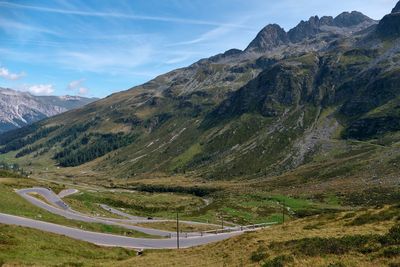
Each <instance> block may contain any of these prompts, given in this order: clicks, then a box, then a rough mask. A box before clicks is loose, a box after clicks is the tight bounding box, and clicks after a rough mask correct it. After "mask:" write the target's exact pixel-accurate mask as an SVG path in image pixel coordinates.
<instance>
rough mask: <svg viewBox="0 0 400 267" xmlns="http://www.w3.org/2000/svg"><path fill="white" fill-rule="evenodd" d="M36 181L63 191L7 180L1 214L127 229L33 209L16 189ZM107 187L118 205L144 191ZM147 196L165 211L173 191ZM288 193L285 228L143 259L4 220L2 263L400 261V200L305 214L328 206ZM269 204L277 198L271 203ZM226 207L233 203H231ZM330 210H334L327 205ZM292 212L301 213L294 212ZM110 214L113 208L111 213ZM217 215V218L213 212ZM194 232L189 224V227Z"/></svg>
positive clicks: (106, 195) (148, 253) (83, 198)
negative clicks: (118, 200)
mask: <svg viewBox="0 0 400 267" xmlns="http://www.w3.org/2000/svg"><path fill="white" fill-rule="evenodd" d="M35 185H40V186H47V187H51V188H52V189H53V190H55V191H56V192H59V191H61V190H62V188H63V186H60V185H58V184H54V183H45V182H43V181H42V182H39V181H36V180H33V179H24V178H1V183H0V190H1V192H2V194H1V195H0V200H1V201H0V203H1V204H0V212H3V213H12V214H15V215H19V216H26V217H30V218H35V219H40V220H46V221H50V222H55V223H59V224H63V225H69V226H72V227H74V226H75V227H76V226H77V227H80V228H83V229H88V230H92V231H93V230H94V231H103V232H104V231H105V232H109V233H116V234H118V233H119V231H120V230H119V229H118V228H113V227H110V228H108V227H104V226H101V225H97V226H96V224H91V223H80V222H74V221H70V220H67V219H65V218H62V217H59V216H55V215H52V214H51V213H47V212H46V211H43V210H41V209H38V208H36V207H35V206H32V205H31V204H30V203H28V202H27V201H25V200H24V199H22V198H21V197H19V196H18V195H17V194H15V192H13V189H16V188H23V187H28V186H31V187H32V186H35ZM80 190H82V191H83V192H81V193H80V194H72V195H70V196H67V197H66V198H65V199H66V201H67V203H74V204H73V205H74V207H75V208H78V209H80V210H81V211H82V212H85V211H87V210H88V209H89V208H88V205H89V206H90V205H91V204H88V203H89V202H91V201H88V200H93V199H91V197H93V195H91V194H90V193H91V191H93V189H86V190H87V191H85V189H82V188H80ZM103 190H104V191H101V190H99V192H100V193H99V194H98V197H99V198H101V199H102V200H107V199H108V202H107V204H110V202H113V201H112V198H111V200H110V197H111V196H112V195H116V196H117V197H121V196H125V194H131V195H136V194H138V195H139V196H140V194H143V193H141V192H127V191H124V190H121V191H120V192H117V191H118V190H115V189H113V191H111V192H110V191H109V190H107V189H103ZM230 192H231V193H232V191H230ZM170 195H171V196H170V201H174V200H173V199H174V198H177V199H180V198H187V199H188V200H189V199H190V196H189V195H184V194H170ZM143 196H146V197H147V199H146V200H147V205H149V204H151V205H153V208H154V210H155V214H157V211H156V210H157V209H156V207H159V205H161V203H163V201H161V202H159V203H158V204H157V201H158V200H159V198H160V197H161V198H162V197H165V196H164V195H162V194H161V195H160V194H158V193H147V194H145V195H143ZM152 197H155V199H153V198H152ZM231 197H232V198H235V199H237V196H234V195H233V194H232V196H231ZM282 198H283V196H275V197H274V198H273V199H275V200H276V199H281V200H284V202H282V203H285V207H286V209H285V210H286V211H285V213H286V220H285V224H284V225H275V226H272V227H270V228H268V229H263V230H258V231H255V232H248V233H245V234H242V235H240V236H236V237H232V238H230V239H228V240H224V241H220V242H217V243H212V244H208V245H203V246H199V247H194V248H188V249H180V250H145V251H144V253H143V255H141V256H136V252H135V251H132V250H127V249H122V248H105V247H100V246H96V245H92V244H89V243H86V242H82V241H78V240H74V239H70V238H67V237H63V236H60V235H55V234H51V233H46V232H41V231H38V230H33V229H28V228H23V227H17V226H8V225H1V226H0V260H1V263H4V264H5V266H7V265H9V266H19V265H37V266H399V264H400V227H399V225H400V206H399V205H398V204H391V205H380V206H375V207H370V208H361V207H357V208H355V207H353V208H350V207H345V206H340V205H339V204H337V206H336V209H332V210H330V211H329V212H327V211H326V210H324V209H320V210H319V211H320V213H319V214H317V215H311V216H307V217H305V218H303V219H301V218H300V219H299V218H298V216H297V215H296V211H300V210H301V209H308V210H314V211H315V210H316V209H317V208H321V206H318V205H322V203H321V204H318V205H317V203H316V202H315V203H313V202H311V203H310V202H308V201H309V200H306V199H296V198H290V197H286V198H285V199H282ZM127 199H128V200H129V199H135V196H132V197H126V199H125V198H121V201H128V200H127ZM70 200H73V201H72V202H71V201H70ZM195 200H196V198H194V199H192V201H194V202H193V204H194V203H197V202H196V201H195ZM225 200H226V198H225ZM214 201H216V202H217V204H218V205H222V206H221V207H223V206H224V205H223V204H221V203H218V202H219V201H221V199H219V198H215V199H213V201H212V202H211V203H208V204H209V205H207V206H206V207H204V202H202V201H200V202H199V205H200V210H201V208H205V209H213V206H212V205H213V204H212V203H215V202H214ZM247 201H249V199H247ZM253 201H254V199H253ZM269 201H270V200H269ZM189 202H190V201H189ZM328 202H330V203H331V204H330V205H331V206H330V207H331V208H332V207H333V202H334V201H333V200H332V199H330V201H328ZM121 203H124V202H121ZM121 203H119V205H117V203H115V202H114V205H117V207H119V208H120V210H121V206H124V205H122V204H121ZM178 203H179V201H178ZM266 203H269V202H268V201H266V202H264V204H266ZM259 204H260V203H259V202H256V203H253V205H256V206H259ZM170 205H171V203H170ZM174 205H176V203H175V204H174ZM214 205H215V204H214ZM226 205H227V207H229V205H230V204H229V201H228V202H226ZM248 205H249V204H248ZM324 205H327V204H324ZM124 207H125V208H123V210H124V211H126V212H127V213H131V214H134V215H139V214H137V212H138V210H136V211H135V208H134V207H133V208H131V209H128V208H127V207H126V206H124ZM322 207H323V208H326V206H322ZM339 207H342V208H339ZM236 208H237V207H236ZM300 208H301V209H300ZM291 210H294V213H290V211H291ZM99 211H100V210H99ZM103 212H106V213H107V211H104V210H103ZM270 212H274V210H270ZM303 212H304V211H303ZM183 214H185V213H183ZM185 216H186V217H194V216H195V214H194V213H193V214H189V213H186V214H185ZM241 216H243V214H238V217H237V218H240V217H241ZM116 217H117V216H116ZM201 217H202V216H200V219H201ZM203 218H204V216H203ZM210 218H211V220H212V217H210ZM198 219H199V218H198ZM141 226H144V225H141ZM155 226H156V227H155V228H160V229H165V230H170V231H173V230H175V229H174V226H173V225H171V224H169V223H166V224H165V225H163V224H162V223H156V224H155ZM96 227H97V228H96ZM191 229H192V228H190V227H189V228H187V229H185V230H189V231H190V230H191ZM121 231H122V230H121ZM138 234H139V233H136V234H134V235H138Z"/></svg>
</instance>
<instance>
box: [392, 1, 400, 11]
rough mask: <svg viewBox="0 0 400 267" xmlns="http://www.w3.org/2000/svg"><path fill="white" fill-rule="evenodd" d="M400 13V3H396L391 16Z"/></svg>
mask: <svg viewBox="0 0 400 267" xmlns="http://www.w3.org/2000/svg"><path fill="white" fill-rule="evenodd" d="M399 12H400V1H399V2H397V5H396V6H395V7H394V8H393V10H392V14H393V13H399Z"/></svg>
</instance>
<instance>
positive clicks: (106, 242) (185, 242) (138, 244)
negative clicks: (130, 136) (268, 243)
mask: <svg viewBox="0 0 400 267" xmlns="http://www.w3.org/2000/svg"><path fill="white" fill-rule="evenodd" d="M0 223H2V224H10V225H18V226H23V227H28V228H34V229H38V230H42V231H45V232H50V233H55V234H59V235H64V236H68V237H71V238H74V239H78V240H82V241H86V242H90V243H94V244H97V245H101V246H110V247H125V248H136V249H172V248H176V246H177V240H176V238H168V239H147V238H131V237H125V236H118V235H111V234H102V233H95V232H89V231H84V230H80V229H76V228H71V227H66V226H62V225H58V224H53V223H47V222H42V221H37V220H32V219H27V218H23V217H18V216H13V215H8V214H3V213H0ZM241 233H242V232H231V233H225V234H214V235H207V236H203V237H188V238H180V247H182V248H187V247H193V246H199V245H204V244H207V243H212V242H216V241H221V240H224V239H227V238H230V237H233V236H236V235H239V234H241Z"/></svg>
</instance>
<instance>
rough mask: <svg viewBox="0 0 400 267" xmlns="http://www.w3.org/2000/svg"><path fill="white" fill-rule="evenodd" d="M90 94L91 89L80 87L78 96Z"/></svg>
mask: <svg viewBox="0 0 400 267" xmlns="http://www.w3.org/2000/svg"><path fill="white" fill-rule="evenodd" d="M88 92H89V89H88V88H86V87H80V88H79V89H78V94H80V95H86V94H87V93H88Z"/></svg>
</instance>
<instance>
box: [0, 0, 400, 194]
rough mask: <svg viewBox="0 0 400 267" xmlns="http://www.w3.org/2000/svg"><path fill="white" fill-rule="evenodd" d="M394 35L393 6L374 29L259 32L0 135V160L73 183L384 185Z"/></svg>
mask: <svg viewBox="0 0 400 267" xmlns="http://www.w3.org/2000/svg"><path fill="white" fill-rule="evenodd" d="M399 37H400V5H399V4H397V5H396V7H395V8H394V9H393V11H392V12H391V13H390V14H388V15H386V16H385V17H384V18H383V19H382V20H380V21H375V20H373V19H371V18H369V17H367V16H365V15H363V14H362V13H360V12H356V11H353V12H351V13H349V12H344V13H342V14H340V15H339V16H337V17H335V18H333V17H328V16H324V17H318V16H314V17H311V18H310V19H309V20H307V21H301V22H300V23H299V24H298V25H297V26H296V27H294V28H293V29H291V30H289V31H288V32H286V31H285V30H284V29H283V28H281V27H280V26H279V25H276V24H271V25H268V26H266V27H265V28H263V29H262V30H261V31H260V32H259V33H258V35H257V36H256V37H255V39H254V40H253V41H252V42H251V43H250V44H249V46H248V47H247V48H246V49H245V50H239V49H231V50H228V51H226V52H225V53H222V54H218V55H216V56H212V57H210V58H207V59H202V60H200V61H198V62H196V63H194V64H192V65H190V66H188V67H186V68H181V69H177V70H174V71H171V72H169V73H166V74H164V75H161V76H159V77H156V78H155V79H153V80H151V81H149V82H147V83H145V84H143V85H140V86H136V87H134V88H131V89H129V90H127V91H123V92H120V93H116V94H112V95H110V96H108V97H106V98H104V99H101V100H99V101H96V102H94V103H91V104H88V105H86V106H85V107H83V108H80V109H76V110H72V111H68V112H65V113H63V114H61V115H58V116H54V117H52V118H49V119H45V120H42V121H40V122H38V123H35V124H33V125H31V126H28V127H24V128H22V129H19V130H15V131H11V132H8V133H5V134H3V135H1V136H0V145H1V148H0V152H1V153H3V154H5V155H8V156H10V157H16V158H17V159H19V158H23V161H24V162H30V163H33V164H39V165H40V162H41V160H40V159H46V162H48V160H51V162H53V163H54V166H59V167H69V168H68V171H69V172H72V173H73V172H74V170H76V173H79V174H80V175H82V173H86V171H89V170H90V171H91V172H94V173H97V174H98V175H100V176H101V175H103V176H104V177H107V176H110V175H111V176H112V177H117V178H133V177H135V176H137V175H142V174H149V173H167V174H182V175H188V176H194V177H202V178H206V179H264V180H265V181H266V182H268V183H270V184H271V185H274V186H287V184H290V185H291V186H296V185H298V186H303V185H305V184H307V183H308V182H310V181H314V180H316V179H317V180H318V181H319V184H320V185H321V186H322V185H332V184H336V185H338V184H339V186H344V183H342V182H343V181H347V182H348V183H347V184H346V186H348V187H350V186H352V187H353V189H354V188H356V187H354V183H356V184H376V183H377V181H379V183H384V184H386V185H388V186H389V185H393V184H396V183H397V179H396V177H398V176H397V174H398V170H397V168H396V167H395V166H397V165H396V164H400V157H399V147H398V144H399V141H400V39H399ZM61 169H62V168H61ZM82 170H84V172H83V171H82ZM371 170H375V171H371ZM78 171H79V172H78ZM277 177H278V178H277ZM377 179H378V180H377ZM379 179H381V180H379ZM349 181H351V183H350V182H349Z"/></svg>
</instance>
